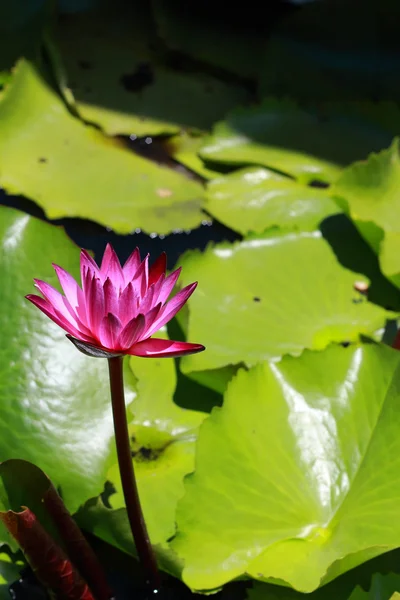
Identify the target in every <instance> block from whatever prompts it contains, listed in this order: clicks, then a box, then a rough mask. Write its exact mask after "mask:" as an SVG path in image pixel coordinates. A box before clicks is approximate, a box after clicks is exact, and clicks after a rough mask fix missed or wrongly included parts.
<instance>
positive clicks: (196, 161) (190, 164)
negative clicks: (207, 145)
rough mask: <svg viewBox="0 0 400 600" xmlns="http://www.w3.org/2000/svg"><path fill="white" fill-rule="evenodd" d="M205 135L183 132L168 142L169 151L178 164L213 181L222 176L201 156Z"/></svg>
mask: <svg viewBox="0 0 400 600" xmlns="http://www.w3.org/2000/svg"><path fill="white" fill-rule="evenodd" d="M204 139H205V135H189V134H188V133H186V132H185V131H182V132H181V133H179V134H178V135H174V136H172V137H171V138H169V140H168V145H167V147H168V151H169V153H170V154H171V156H172V158H174V159H175V160H176V161H177V162H179V163H181V164H182V165H184V166H185V167H187V168H188V169H191V170H192V171H193V172H194V173H197V174H198V175H200V177H203V178H204V179H213V178H214V177H217V176H220V172H219V171H216V170H213V169H212V168H211V167H210V166H208V165H207V164H206V163H205V162H204V160H202V159H201V158H200V156H199V150H200V149H201V147H202V146H203V144H204Z"/></svg>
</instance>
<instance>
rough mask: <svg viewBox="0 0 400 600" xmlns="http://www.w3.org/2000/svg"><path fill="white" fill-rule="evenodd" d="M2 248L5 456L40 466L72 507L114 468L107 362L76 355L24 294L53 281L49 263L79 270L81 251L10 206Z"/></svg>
mask: <svg viewBox="0 0 400 600" xmlns="http://www.w3.org/2000/svg"><path fill="white" fill-rule="evenodd" d="M0 245H1V248H2V255H1V259H0V280H1V281H2V282H3V286H2V293H1V299H0V305H1V310H0V330H1V336H2V337H1V339H2V342H1V347H0V390H1V391H0V407H1V408H0V418H1V422H2V423H3V427H2V434H1V437H0V456H1V459H2V460H7V459H8V458H20V459H24V460H27V461H30V462H32V463H34V464H35V465H37V466H38V467H39V468H41V469H42V470H43V471H44V472H45V473H46V474H47V475H48V476H49V477H50V478H51V479H52V481H53V483H54V485H55V486H59V487H60V489H61V492H62V495H63V499H64V501H65V503H66V505H67V506H68V508H69V509H70V510H72V511H74V510H76V509H77V508H78V506H79V505H80V504H81V503H82V502H84V501H86V500H87V499H88V498H90V497H91V496H95V495H97V494H99V493H100V492H101V490H102V488H103V485H104V481H105V477H106V473H107V471H108V469H109V467H110V466H111V461H110V456H109V454H110V453H109V446H110V444H111V443H112V440H113V424H112V417H111V409H110V399H109V389H108V373H107V363H106V361H103V360H95V359H91V358H88V357H86V356H84V355H83V354H81V353H80V352H78V351H77V350H76V348H75V347H74V346H73V345H72V344H71V342H69V341H68V340H67V339H66V337H65V334H64V332H63V331H62V330H61V329H60V328H59V327H58V326H57V325H55V324H54V323H53V322H52V321H50V319H48V318H47V317H46V316H45V315H43V314H42V313H41V312H40V311H39V310H37V308H35V307H34V306H33V305H31V304H30V303H29V302H27V300H25V298H24V296H25V294H27V293H29V292H31V291H32V289H33V282H32V279H33V278H34V277H36V278H41V279H44V280H46V281H48V282H49V283H52V284H53V285H54V284H56V276H55V273H54V270H53V268H52V266H51V262H52V261H54V262H55V263H58V264H61V265H62V266H63V267H64V268H66V269H67V270H68V271H70V272H71V273H73V274H74V275H77V272H78V267H79V250H78V248H77V247H76V246H75V245H74V244H72V242H71V241H70V240H69V239H68V238H67V236H66V235H65V233H64V232H63V231H62V230H61V229H59V228H57V227H53V226H51V225H48V224H46V223H44V222H42V221H39V220H38V219H34V218H32V217H30V216H28V215H26V214H24V213H21V212H19V211H16V210H13V209H9V208H5V207H0Z"/></svg>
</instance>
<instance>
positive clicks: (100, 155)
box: [0, 61, 204, 233]
mask: <svg viewBox="0 0 400 600" xmlns="http://www.w3.org/2000/svg"><path fill="white" fill-rule="evenodd" d="M27 107H28V109H27ZM0 163H1V168H0V185H1V186H2V187H3V188H4V189H6V190H7V191H8V192H11V193H19V194H23V195H25V196H27V197H29V198H32V199H33V200H35V201H36V202H37V203H38V204H40V206H41V207H42V208H43V209H44V210H45V212H46V214H47V216H48V217H49V218H51V219H55V218H59V217H66V216H68V217H72V216H79V217H84V218H88V219H92V220H95V221H98V222H99V223H101V224H102V225H105V226H107V227H112V228H114V229H116V230H118V231H119V232H120V233H128V232H131V231H132V230H134V229H136V228H138V227H140V228H142V229H144V230H145V231H147V232H153V231H156V232H157V233H168V232H170V231H172V230H173V229H174V228H176V227H180V228H182V229H191V228H193V227H196V226H197V225H199V224H200V223H201V221H202V219H204V215H203V213H202V211H201V204H202V195H203V189H202V186H201V185H200V184H198V183H197V182H195V181H192V180H190V179H188V178H186V177H184V176H183V175H180V174H179V173H176V172H175V171H173V170H172V169H167V168H165V167H160V166H158V165H156V164H155V163H153V162H151V161H149V160H147V159H145V158H142V157H140V156H137V155H135V154H133V153H132V152H130V151H128V150H126V149H124V148H123V147H120V146H119V145H118V144H117V142H115V141H113V140H110V139H109V138H106V137H104V136H103V135H102V134H101V133H100V132H99V131H97V130H95V129H94V128H92V127H89V126H86V125H83V124H82V123H81V122H80V121H79V120H78V119H76V118H74V117H73V116H71V114H70V113H69V112H68V110H67V108H66V107H65V106H64V104H63V103H62V101H61V100H60V98H59V97H58V95H57V94H56V93H55V92H54V91H52V90H51V88H50V87H49V86H48V85H47V83H46V82H45V81H44V79H43V78H42V77H41V75H40V74H39V72H38V71H37V70H36V69H35V68H34V66H33V65H32V64H30V63H29V62H27V61H21V62H20V63H19V65H18V67H17V68H16V71H15V74H14V77H13V79H12V82H11V84H10V86H9V87H8V88H7V90H6V92H5V94H4V96H3V99H2V101H1V103H0Z"/></svg>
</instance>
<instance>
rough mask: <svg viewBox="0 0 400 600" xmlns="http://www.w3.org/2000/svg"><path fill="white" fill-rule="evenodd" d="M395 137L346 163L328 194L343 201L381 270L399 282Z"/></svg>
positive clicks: (399, 174) (399, 171)
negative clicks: (384, 147)
mask: <svg viewBox="0 0 400 600" xmlns="http://www.w3.org/2000/svg"><path fill="white" fill-rule="evenodd" d="M399 186H400V157H399V140H398V138H396V139H395V140H394V141H393V143H392V145H391V146H390V148H388V149H387V150H382V152H380V153H379V154H371V155H370V156H369V157H368V160H367V161H363V162H359V163H356V164H354V165H351V166H350V167H348V168H347V169H346V170H345V171H343V173H342V175H341V176H340V178H339V179H338V181H337V182H336V183H335V185H334V187H333V189H332V194H334V195H336V196H337V197H338V198H339V199H341V200H342V202H343V201H344V204H345V205H346V208H347V210H348V212H349V214H350V217H351V218H352V220H353V221H354V222H355V224H356V226H357V227H358V229H359V231H360V232H361V234H362V235H363V236H364V237H365V239H366V240H367V241H368V243H369V244H370V245H371V247H372V248H373V249H374V250H375V252H376V253H377V254H378V255H379V263H380V266H381V269H382V271H383V273H384V274H385V275H386V276H387V277H388V278H389V279H390V280H391V281H393V283H395V284H396V285H397V286H400V226H399V225H398V223H397V219H394V218H393V215H396V214H397V213H398V211H399V210H400V195H399V193H398V190H399Z"/></svg>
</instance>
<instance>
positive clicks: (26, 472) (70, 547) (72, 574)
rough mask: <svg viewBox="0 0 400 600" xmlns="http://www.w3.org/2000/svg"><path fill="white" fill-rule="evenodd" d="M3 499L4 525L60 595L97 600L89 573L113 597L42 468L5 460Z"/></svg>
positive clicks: (103, 595)
mask: <svg viewBox="0 0 400 600" xmlns="http://www.w3.org/2000/svg"><path fill="white" fill-rule="evenodd" d="M0 499H1V500H0V520H1V522H2V524H3V526H5V527H6V528H7V530H8V532H9V533H10V534H11V536H12V537H13V538H14V539H15V540H16V541H17V542H18V544H19V546H20V547H21V550H22V551H23V552H24V555H25V557H26V559H27V561H28V562H29V564H30V565H31V567H32V570H33V571H34V573H35V575H36V576H37V578H38V579H39V581H41V583H42V584H43V585H44V586H45V588H46V589H48V590H49V592H52V595H53V594H54V597H57V598H58V597H60V598H61V597H65V598H71V600H94V596H93V595H92V593H91V591H90V589H89V587H88V585H87V583H86V581H85V580H84V579H83V578H82V575H84V574H85V575H87V576H88V577H89V578H90V582H91V585H92V587H93V589H94V590H95V592H96V598H98V600H107V599H109V598H110V597H111V595H112V591H111V590H110V588H109V587H108V584H107V582H106V580H105V577H104V575H103V572H102V569H101V567H100V564H99V563H98V562H97V558H96V556H95V555H94V553H93V550H92V549H91V548H90V546H89V545H88V542H87V541H86V539H85V538H84V537H83V535H82V533H81V532H80V530H79V528H78V527H77V525H76V524H75V522H74V521H73V519H72V517H71V516H70V515H69V513H68V512H67V510H66V508H65V506H64V504H63V502H62V500H61V498H60V496H59V495H58V493H57V491H56V490H55V488H54V486H53V485H52V484H51V482H50V481H49V479H48V478H47V477H46V475H45V474H44V473H43V471H41V469H39V468H38V467H36V466H35V465H33V464H32V463H29V462H27V461H23V460H18V459H12V460H8V461H5V462H3V463H1V464H0ZM62 542H64V543H65V547H66V549H67V552H68V553H69V554H68V555H67V554H66V552H65V550H64V547H63V545H62ZM78 568H79V570H78Z"/></svg>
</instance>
